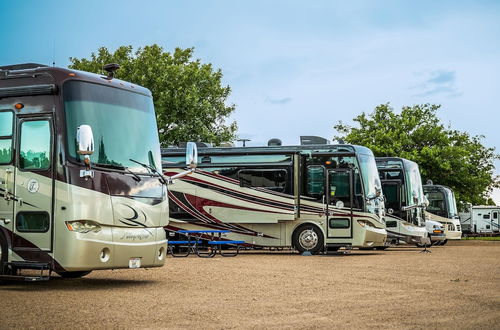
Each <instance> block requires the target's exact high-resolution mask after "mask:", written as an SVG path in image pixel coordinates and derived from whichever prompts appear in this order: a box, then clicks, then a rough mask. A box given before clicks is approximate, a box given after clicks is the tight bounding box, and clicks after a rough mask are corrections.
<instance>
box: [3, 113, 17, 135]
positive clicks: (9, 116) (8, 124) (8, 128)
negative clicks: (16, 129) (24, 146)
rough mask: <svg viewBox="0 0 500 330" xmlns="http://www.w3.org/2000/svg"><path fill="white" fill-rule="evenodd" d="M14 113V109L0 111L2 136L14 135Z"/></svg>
mask: <svg viewBox="0 0 500 330" xmlns="http://www.w3.org/2000/svg"><path fill="white" fill-rule="evenodd" d="M13 122H14V114H13V113H12V111H4V112H0V137H10V136H12V125H13Z"/></svg>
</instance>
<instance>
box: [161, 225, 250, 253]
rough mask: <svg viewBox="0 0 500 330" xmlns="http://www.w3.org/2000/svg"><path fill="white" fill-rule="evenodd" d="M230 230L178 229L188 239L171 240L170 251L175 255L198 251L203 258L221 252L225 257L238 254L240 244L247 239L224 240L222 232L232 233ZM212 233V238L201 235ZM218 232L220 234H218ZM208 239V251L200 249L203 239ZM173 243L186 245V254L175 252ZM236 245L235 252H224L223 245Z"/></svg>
mask: <svg viewBox="0 0 500 330" xmlns="http://www.w3.org/2000/svg"><path fill="white" fill-rule="evenodd" d="M230 232H231V231H230V230H213V229H207V230H178V231H176V233H179V234H184V235H185V236H186V240H177V241H169V252H170V254H171V255H172V256H174V257H187V256H188V255H189V254H191V252H194V253H196V255H197V256H198V257H201V258H213V257H214V256H215V255H216V254H217V253H219V254H220V255H221V256H223V257H234V256H236V255H238V253H239V251H240V245H241V244H245V241H236V240H222V239H221V238H222V234H227V233H230ZM191 234H199V235H191ZM203 234H210V239H206V238H202V237H201V235H203ZM216 234H218V235H217V236H216ZM203 240H204V241H206V242H207V244H208V246H209V248H208V252H203V251H200V249H199V244H201V243H202V241H203ZM171 245H177V246H186V247H187V252H186V254H182V255H179V254H174V252H173V248H172V247H171ZM223 245H224V246H229V245H236V251H235V252H233V253H225V252H222V246H223Z"/></svg>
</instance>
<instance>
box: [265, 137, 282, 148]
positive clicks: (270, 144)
mask: <svg viewBox="0 0 500 330" xmlns="http://www.w3.org/2000/svg"><path fill="white" fill-rule="evenodd" d="M267 146H268V147H279V146H281V140H280V139H271V140H269V141H267Z"/></svg>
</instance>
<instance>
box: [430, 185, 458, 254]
mask: <svg viewBox="0 0 500 330" xmlns="http://www.w3.org/2000/svg"><path fill="white" fill-rule="evenodd" d="M423 188H424V194H425V196H426V197H427V199H428V200H429V205H428V206H427V208H426V210H425V216H426V219H429V220H434V221H437V222H440V223H441V224H442V225H443V226H444V233H445V236H446V239H445V240H444V241H442V243H441V244H446V242H447V241H448V240H449V239H451V240H459V239H460V238H461V237H462V230H461V227H460V220H459V218H458V210H457V203H456V201H455V195H454V194H453V191H452V190H451V189H450V188H448V187H446V186H442V185H435V184H432V181H430V182H428V184H426V185H424V187H423Z"/></svg>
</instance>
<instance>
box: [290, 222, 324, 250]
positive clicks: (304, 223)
mask: <svg viewBox="0 0 500 330" xmlns="http://www.w3.org/2000/svg"><path fill="white" fill-rule="evenodd" d="M309 225H312V226H314V227H316V228H317V229H318V231H319V232H320V233H321V235H323V241H324V239H325V233H324V232H323V229H322V228H321V227H320V226H318V224H316V223H314V222H303V223H301V224H300V225H298V226H297V227H295V228H294V229H293V232H292V246H293V247H295V248H296V246H295V244H294V239H293V238H294V237H295V234H296V233H297V231H298V230H299V229H301V228H302V227H305V226H309Z"/></svg>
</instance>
